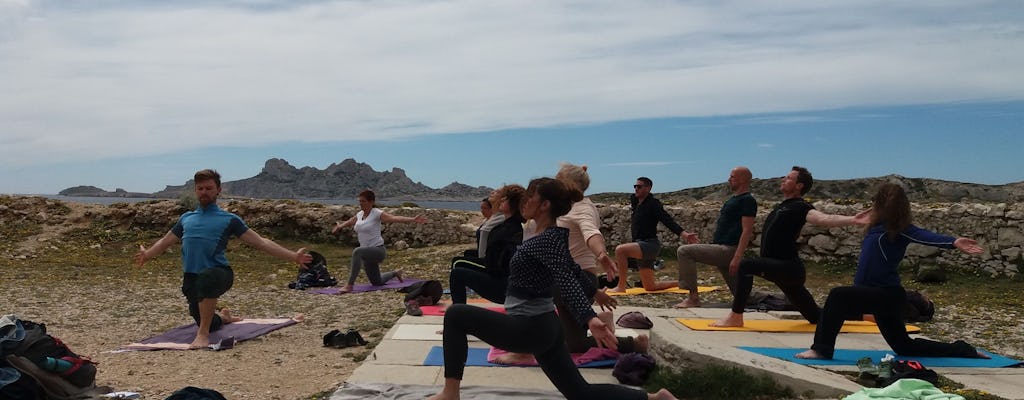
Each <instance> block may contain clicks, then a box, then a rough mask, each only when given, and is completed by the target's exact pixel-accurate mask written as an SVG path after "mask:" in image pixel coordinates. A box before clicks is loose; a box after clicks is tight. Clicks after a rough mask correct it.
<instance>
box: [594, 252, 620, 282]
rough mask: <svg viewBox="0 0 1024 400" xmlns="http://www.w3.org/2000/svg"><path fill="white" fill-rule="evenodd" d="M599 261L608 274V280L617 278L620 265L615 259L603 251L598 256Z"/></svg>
mask: <svg viewBox="0 0 1024 400" xmlns="http://www.w3.org/2000/svg"><path fill="white" fill-rule="evenodd" d="M597 261H598V262H600V263H601V266H602V267H604V273H605V275H607V277H608V280H609V281H611V280H615V277H616V276H618V274H619V266H618V264H616V263H615V259H614V258H612V257H611V256H609V255H608V253H606V252H601V255H599V256H597Z"/></svg>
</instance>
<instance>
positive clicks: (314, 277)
mask: <svg viewBox="0 0 1024 400" xmlns="http://www.w3.org/2000/svg"><path fill="white" fill-rule="evenodd" d="M309 255H311V256H313V261H310V262H309V264H306V268H305V269H299V276H298V277H297V278H296V279H295V282H291V283H289V284H288V288H290V289H298V290H305V289H307V288H311V287H327V286H334V285H337V284H338V280H337V279H334V277H332V276H331V273H330V272H328V271H327V259H326V258H324V256H323V255H322V254H320V253H317V252H315V251H311V252H309Z"/></svg>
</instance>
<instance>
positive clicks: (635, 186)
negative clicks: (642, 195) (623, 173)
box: [633, 185, 646, 189]
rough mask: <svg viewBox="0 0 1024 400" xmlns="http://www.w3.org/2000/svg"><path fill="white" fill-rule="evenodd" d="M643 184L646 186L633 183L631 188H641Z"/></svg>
mask: <svg viewBox="0 0 1024 400" xmlns="http://www.w3.org/2000/svg"><path fill="white" fill-rule="evenodd" d="M644 186H646V185H633V189H639V188H642V187H644Z"/></svg>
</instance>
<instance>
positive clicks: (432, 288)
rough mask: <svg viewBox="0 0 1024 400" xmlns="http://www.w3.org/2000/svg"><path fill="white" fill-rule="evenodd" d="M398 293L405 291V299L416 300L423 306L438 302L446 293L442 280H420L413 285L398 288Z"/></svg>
mask: <svg viewBox="0 0 1024 400" xmlns="http://www.w3.org/2000/svg"><path fill="white" fill-rule="evenodd" d="M398 293H405V301H406V302H408V301H409V300H416V301H418V302H419V303H420V305H422V306H429V305H434V304H437V302H439V301H441V295H443V294H444V287H443V286H441V282H440V281H435V280H429V281H419V282H416V283H414V284H412V285H409V286H406V287H404V288H401V289H398Z"/></svg>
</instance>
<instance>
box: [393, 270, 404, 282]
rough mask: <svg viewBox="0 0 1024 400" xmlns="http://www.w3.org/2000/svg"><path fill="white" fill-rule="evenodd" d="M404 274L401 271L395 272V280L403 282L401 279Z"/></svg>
mask: <svg viewBox="0 0 1024 400" xmlns="http://www.w3.org/2000/svg"><path fill="white" fill-rule="evenodd" d="M404 273H405V271H402V270H397V271H395V278H398V281H399V282H405V280H404V279H402V274H404Z"/></svg>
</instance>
